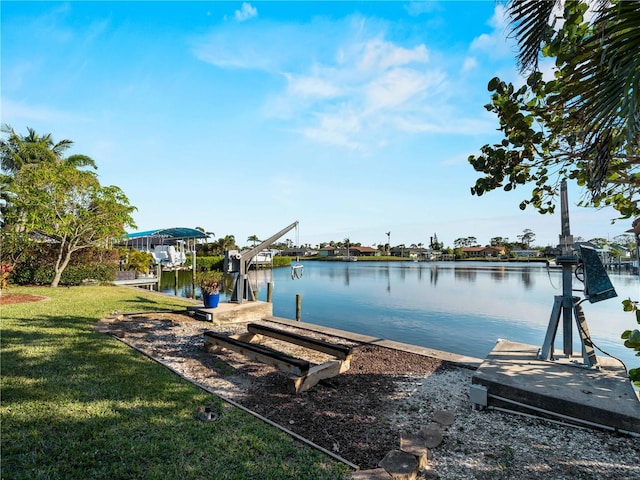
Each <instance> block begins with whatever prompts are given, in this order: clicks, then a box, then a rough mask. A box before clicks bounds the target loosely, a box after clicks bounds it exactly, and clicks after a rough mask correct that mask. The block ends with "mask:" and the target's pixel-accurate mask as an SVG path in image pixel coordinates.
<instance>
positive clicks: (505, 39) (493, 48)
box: [470, 5, 515, 57]
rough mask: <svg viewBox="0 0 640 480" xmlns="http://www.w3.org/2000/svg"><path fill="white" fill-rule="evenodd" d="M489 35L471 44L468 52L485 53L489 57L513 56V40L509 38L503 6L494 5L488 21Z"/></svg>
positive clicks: (482, 36) (507, 20)
mask: <svg viewBox="0 0 640 480" xmlns="http://www.w3.org/2000/svg"><path fill="white" fill-rule="evenodd" d="M489 25H490V26H491V27H492V29H493V30H492V31H491V32H490V33H483V34H482V35H480V36H478V37H476V38H475V39H474V40H473V41H472V42H471V47H470V50H472V51H479V52H482V53H486V54H488V55H489V56H491V57H506V56H513V54H514V51H515V50H514V45H515V40H513V39H512V38H509V28H510V27H509V18H508V14H507V10H506V8H505V7H504V6H503V5H496V8H495V10H494V12H493V17H491V20H489Z"/></svg>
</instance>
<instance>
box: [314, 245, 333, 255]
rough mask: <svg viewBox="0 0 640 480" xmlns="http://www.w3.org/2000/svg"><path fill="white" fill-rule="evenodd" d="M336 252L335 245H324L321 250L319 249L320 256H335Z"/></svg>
mask: <svg viewBox="0 0 640 480" xmlns="http://www.w3.org/2000/svg"><path fill="white" fill-rule="evenodd" d="M335 252H336V249H335V247H330V246H326V247H322V248H321V249H320V250H318V256H319V257H333V256H335Z"/></svg>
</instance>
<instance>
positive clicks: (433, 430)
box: [418, 423, 443, 448]
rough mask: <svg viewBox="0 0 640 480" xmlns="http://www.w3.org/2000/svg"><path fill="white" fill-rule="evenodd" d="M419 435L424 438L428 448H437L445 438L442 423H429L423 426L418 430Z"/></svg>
mask: <svg viewBox="0 0 640 480" xmlns="http://www.w3.org/2000/svg"><path fill="white" fill-rule="evenodd" d="M418 435H420V436H421V437H422V438H424V440H425V444H426V445H427V448H436V447H437V446H438V445H440V444H441V443H442V440H443V437H442V431H441V430H440V425H438V424H437V423H430V424H429V425H427V426H425V427H422V428H421V429H420V431H419V432H418Z"/></svg>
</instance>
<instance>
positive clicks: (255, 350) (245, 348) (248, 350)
mask: <svg viewBox="0 0 640 480" xmlns="http://www.w3.org/2000/svg"><path fill="white" fill-rule="evenodd" d="M204 336H205V338H206V340H207V346H208V347H211V346H214V347H219V348H227V349H229V350H233V351H235V352H238V353H241V354H242V355H244V356H245V357H247V358H249V359H251V360H255V361H258V362H262V363H265V364H267V365H273V366H274V367H276V368H277V369H279V370H282V371H284V372H289V373H293V374H294V375H298V376H304V375H306V374H307V373H308V372H309V369H310V368H311V364H310V363H309V362H308V361H306V360H301V359H299V358H295V357H291V356H289V355H286V354H284V353H282V352H278V351H277V350H273V349H272V348H268V347H265V346H262V345H256V344H253V343H246V342H243V341H241V340H236V339H235V338H231V337H228V336H226V335H222V334H219V333H217V332H204Z"/></svg>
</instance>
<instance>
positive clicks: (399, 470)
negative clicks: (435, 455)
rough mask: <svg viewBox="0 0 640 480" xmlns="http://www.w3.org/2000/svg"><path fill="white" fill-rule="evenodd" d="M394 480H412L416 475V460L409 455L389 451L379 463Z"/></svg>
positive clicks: (398, 451)
mask: <svg viewBox="0 0 640 480" xmlns="http://www.w3.org/2000/svg"><path fill="white" fill-rule="evenodd" d="M380 466H381V467H382V468H384V469H385V470H386V471H387V473H389V475H391V478H393V479H394V480H414V479H415V478H416V476H417V474H418V460H417V459H416V457H414V456H413V455H411V454H410V453H407V452H403V451H400V450H391V451H390V452H389V453H387V454H386V455H385V457H384V458H383V459H382V460H381V461H380Z"/></svg>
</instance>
